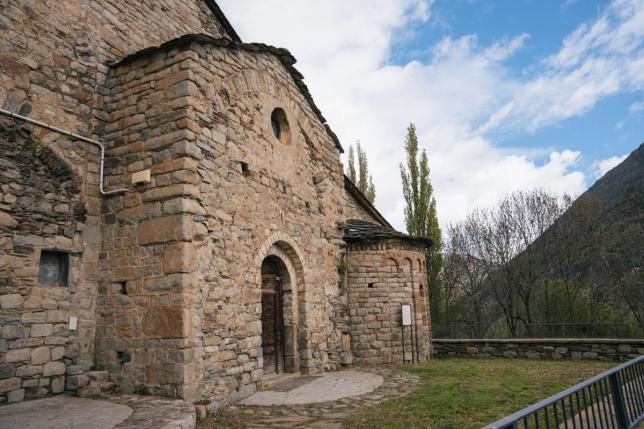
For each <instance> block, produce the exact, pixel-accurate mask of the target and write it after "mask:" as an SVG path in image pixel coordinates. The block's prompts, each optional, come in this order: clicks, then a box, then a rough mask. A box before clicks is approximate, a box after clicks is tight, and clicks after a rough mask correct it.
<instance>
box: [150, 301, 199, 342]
mask: <svg viewBox="0 0 644 429" xmlns="http://www.w3.org/2000/svg"><path fill="white" fill-rule="evenodd" d="M190 320H191V319H190V314H189V312H188V311H186V310H185V309H184V308H182V307H180V306H158V307H152V308H149V309H148V311H147V312H146V313H145V316H144V318H143V332H145V333H146V334H147V335H148V336H149V337H150V338H186V337H188V336H189V335H190V332H191V329H192V326H191V322H190Z"/></svg>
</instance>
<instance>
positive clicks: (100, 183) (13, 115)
mask: <svg viewBox="0 0 644 429" xmlns="http://www.w3.org/2000/svg"><path fill="white" fill-rule="evenodd" d="M0 114H2V115H5V116H8V117H10V118H14V119H17V120H19V121H24V122H27V123H29V124H32V125H36V126H37V127H41V128H45V129H48V130H50V131H54V132H56V133H58V134H62V135H65V136H68V137H71V138H73V139H76V140H80V141H82V142H85V143H89V144H92V145H94V146H97V147H98V148H99V149H100V150H101V162H100V173H99V175H100V177H99V179H98V189H99V191H100V192H101V195H114V194H120V193H123V192H127V189H114V190H112V191H105V190H104V189H103V164H104V162H105V146H103V144H102V143H100V142H98V141H96V140H92V139H89V138H87V137H83V136H81V135H78V134H74V133H72V132H69V131H65V130H63V129H62V128H58V127H54V126H53V125H49V124H46V123H45V122H41V121H37V120H35V119H31V118H28V117H27V116H22V115H18V114H17V113H13V112H10V111H8V110H4V109H0Z"/></svg>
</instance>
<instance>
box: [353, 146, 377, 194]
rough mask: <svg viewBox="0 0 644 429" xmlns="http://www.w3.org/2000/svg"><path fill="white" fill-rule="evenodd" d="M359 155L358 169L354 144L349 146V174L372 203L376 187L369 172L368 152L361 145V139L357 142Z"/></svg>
mask: <svg viewBox="0 0 644 429" xmlns="http://www.w3.org/2000/svg"><path fill="white" fill-rule="evenodd" d="M356 152H357V155H358V170H357V171H356V167H355V152H354V151H353V146H349V160H348V165H347V176H349V179H351V181H352V182H353V184H354V185H356V187H357V188H358V189H360V192H362V193H363V194H364V196H365V197H367V199H368V200H369V201H371V202H372V203H373V202H374V201H375V200H376V187H375V186H374V184H373V177H372V176H371V175H370V174H369V166H368V162H367V152H365V151H364V150H363V149H362V147H360V141H359V140H358V142H357V144H356Z"/></svg>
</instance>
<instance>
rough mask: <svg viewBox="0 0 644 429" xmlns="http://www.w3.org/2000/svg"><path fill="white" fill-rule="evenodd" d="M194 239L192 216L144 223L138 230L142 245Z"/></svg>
mask: <svg viewBox="0 0 644 429" xmlns="http://www.w3.org/2000/svg"><path fill="white" fill-rule="evenodd" d="M192 237H193V220H192V217H191V216H186V215H178V216H166V217H161V218H157V219H152V220H149V221H145V222H142V223H141V224H140V225H139V229H138V240H139V244H140V245H146V244H153V243H166V242H168V241H190V240H191V239H192Z"/></svg>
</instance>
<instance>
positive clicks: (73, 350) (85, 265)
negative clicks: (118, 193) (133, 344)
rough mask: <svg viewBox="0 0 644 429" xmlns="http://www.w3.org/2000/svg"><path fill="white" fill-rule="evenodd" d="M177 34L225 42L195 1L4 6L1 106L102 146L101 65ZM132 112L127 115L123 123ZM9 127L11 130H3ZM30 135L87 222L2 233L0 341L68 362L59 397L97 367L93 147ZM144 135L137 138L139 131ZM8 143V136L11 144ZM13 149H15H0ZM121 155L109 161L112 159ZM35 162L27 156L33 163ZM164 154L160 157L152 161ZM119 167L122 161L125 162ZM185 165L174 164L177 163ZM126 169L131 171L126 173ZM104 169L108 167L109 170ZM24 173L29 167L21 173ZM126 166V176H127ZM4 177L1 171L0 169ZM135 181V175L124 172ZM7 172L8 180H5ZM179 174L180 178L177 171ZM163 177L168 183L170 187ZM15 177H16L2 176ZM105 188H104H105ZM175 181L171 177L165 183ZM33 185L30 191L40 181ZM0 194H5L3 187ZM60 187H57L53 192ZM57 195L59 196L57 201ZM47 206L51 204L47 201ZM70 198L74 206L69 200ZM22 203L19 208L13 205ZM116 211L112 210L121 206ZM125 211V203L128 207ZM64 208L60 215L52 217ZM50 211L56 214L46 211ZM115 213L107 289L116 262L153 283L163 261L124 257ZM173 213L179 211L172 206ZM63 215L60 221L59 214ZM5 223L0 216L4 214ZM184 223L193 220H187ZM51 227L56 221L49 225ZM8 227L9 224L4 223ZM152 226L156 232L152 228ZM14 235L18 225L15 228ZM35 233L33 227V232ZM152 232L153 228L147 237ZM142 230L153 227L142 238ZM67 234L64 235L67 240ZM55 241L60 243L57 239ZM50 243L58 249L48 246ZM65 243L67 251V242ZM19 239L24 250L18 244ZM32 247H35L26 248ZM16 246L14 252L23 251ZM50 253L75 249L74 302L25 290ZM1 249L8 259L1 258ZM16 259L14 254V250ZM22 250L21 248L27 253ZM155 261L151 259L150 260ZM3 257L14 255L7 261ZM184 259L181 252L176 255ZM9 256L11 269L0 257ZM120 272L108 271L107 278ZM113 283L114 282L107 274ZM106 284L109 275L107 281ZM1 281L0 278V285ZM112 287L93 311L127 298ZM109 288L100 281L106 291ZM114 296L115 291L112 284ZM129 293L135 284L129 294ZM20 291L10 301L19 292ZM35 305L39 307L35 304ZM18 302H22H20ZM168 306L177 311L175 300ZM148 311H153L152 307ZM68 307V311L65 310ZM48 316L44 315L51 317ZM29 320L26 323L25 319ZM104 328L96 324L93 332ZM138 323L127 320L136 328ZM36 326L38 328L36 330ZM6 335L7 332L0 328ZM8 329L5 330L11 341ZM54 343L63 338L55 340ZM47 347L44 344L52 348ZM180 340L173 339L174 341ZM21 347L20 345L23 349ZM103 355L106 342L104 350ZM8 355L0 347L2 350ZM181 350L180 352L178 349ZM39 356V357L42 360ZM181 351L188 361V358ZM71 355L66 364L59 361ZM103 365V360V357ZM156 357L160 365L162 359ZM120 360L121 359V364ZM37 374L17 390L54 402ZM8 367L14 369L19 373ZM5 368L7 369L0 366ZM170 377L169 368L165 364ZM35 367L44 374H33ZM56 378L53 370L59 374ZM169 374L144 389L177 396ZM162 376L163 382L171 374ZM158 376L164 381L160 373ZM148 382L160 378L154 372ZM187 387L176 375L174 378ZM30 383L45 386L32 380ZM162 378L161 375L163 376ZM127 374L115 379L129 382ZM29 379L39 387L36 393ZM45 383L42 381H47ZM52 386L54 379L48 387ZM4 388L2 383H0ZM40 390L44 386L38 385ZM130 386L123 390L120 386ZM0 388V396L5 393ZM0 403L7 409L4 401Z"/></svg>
mask: <svg viewBox="0 0 644 429" xmlns="http://www.w3.org/2000/svg"><path fill="white" fill-rule="evenodd" d="M185 33H209V34H211V35H213V36H217V37H229V35H227V34H226V33H225V31H224V30H223V28H222V25H221V23H220V22H218V21H217V19H216V18H215V17H214V16H213V15H212V13H211V12H210V10H209V9H208V8H207V6H206V2H205V1H202V0H161V1H159V0H154V1H149V0H105V1H90V0H39V1H22V0H4V1H2V2H0V107H2V108H5V109H8V110H11V111H14V112H19V113H21V114H25V115H28V116H30V117H33V118H36V119H39V120H44V121H46V122H49V123H52V124H53V125H56V126H58V127H61V128H65V129H68V130H70V131H72V132H77V133H79V134H82V135H86V136H89V137H92V136H93V137H95V138H96V137H98V134H102V131H101V130H99V128H101V126H102V125H103V123H104V122H109V121H110V119H111V118H110V116H109V115H107V114H106V113H105V112H104V110H103V102H104V97H105V96H106V95H109V91H108V90H107V88H106V80H107V74H108V72H109V67H108V63H109V62H110V61H114V60H119V59H120V58H122V57H124V56H126V55H127V54H130V53H133V52H135V51H138V50H140V49H143V48H146V47H149V46H152V45H156V44H160V43H162V42H165V41H167V40H170V39H173V38H175V37H179V36H181V35H183V34H185ZM127 113H129V112H126V114H127ZM8 123H11V121H8ZM28 128H29V129H32V130H33V135H34V138H35V139H36V140H37V141H38V142H40V143H41V144H42V146H44V147H48V148H50V149H51V150H53V151H54V152H55V153H57V154H58V155H59V156H60V158H61V159H62V160H63V161H64V162H66V163H67V164H68V165H69V168H70V169H71V172H72V173H71V174H72V175H73V177H75V178H76V179H74V180H77V181H78V189H79V194H78V196H77V198H78V199H80V201H82V202H83V203H84V206H85V209H86V211H87V213H86V219H85V220H84V222H83V225H82V226H78V227H77V226H73V225H72V226H70V227H69V228H71V230H72V232H71V234H72V236H71V237H69V236H66V235H64V234H63V235H60V234H59V233H58V232H53V227H52V226H51V225H53V224H54V222H51V225H50V224H47V226H42V225H40V226H38V225H39V224H38V222H34V225H36V226H34V227H33V230H32V229H29V230H28V232H29V233H28V234H27V233H26V232H24V231H19V232H16V231H13V230H7V229H5V230H3V231H2V234H1V235H0V243H1V244H0V247H1V248H2V250H1V251H0V253H2V252H5V254H2V264H0V266H2V267H4V268H6V265H4V264H8V263H9V264H11V265H10V266H9V267H10V269H9V272H11V273H15V275H16V276H18V277H20V279H21V280H20V285H21V286H20V287H19V290H17V289H15V288H14V286H11V287H10V288H6V289H4V288H3V289H2V290H1V291H0V294H1V295H2V296H3V297H4V296H5V295H6V296H7V297H6V298H3V302H4V304H5V305H7V306H10V308H9V307H7V308H5V306H4V305H3V306H2V309H1V310H2V313H0V317H2V318H3V320H11V323H10V324H9V325H8V326H7V327H6V332H5V331H3V335H5V334H6V335H7V336H9V337H8V338H6V339H7V340H9V343H8V347H9V350H8V351H9V352H11V348H14V349H22V348H26V347H28V346H26V345H25V344H36V343H38V342H44V343H45V345H47V346H52V347H49V348H50V349H51V350H49V353H50V357H56V358H55V359H54V360H55V361H56V362H58V363H60V362H64V363H65V364H67V373H68V376H67V382H68V383H67V384H68V386H67V388H68V389H74V388H76V387H78V386H77V385H76V382H77V380H76V378H79V377H84V376H82V375H81V373H82V372H84V371H87V370H89V369H91V366H92V365H93V361H94V357H95V356H94V323H95V317H94V315H95V302H96V289H97V279H98V265H99V264H98V257H99V253H100V246H101V226H100V222H101V204H102V201H101V198H100V197H99V191H98V150H97V148H95V147H92V146H88V145H86V144H85V143H82V142H76V141H74V142H70V141H69V140H68V139H65V138H62V137H61V136H60V135H58V134H56V133H53V132H50V131H46V130H43V129H39V128H33V127H28ZM141 131H142V130H141ZM11 138H14V137H11ZM7 141H8V143H9V144H13V143H14V142H12V141H11V140H7ZM7 155H11V152H9V151H8V149H7V147H6V146H4V147H2V148H0V156H1V157H3V158H4V157H5V156H7ZM116 155H117V154H116ZM30 156H31V155H30ZM159 156H163V155H159ZM126 162H127V161H126ZM181 162H182V161H178V163H179V164H180V163H181ZM24 165H25V164H24V163H23V164H21V165H20V166H18V167H19V168H18V169H17V170H11V171H14V173H11V174H17V173H15V171H21V170H20V168H22V167H24ZM128 165H129V164H128ZM108 167H109V166H108ZM25 168H27V167H25ZM130 168H132V167H130ZM163 168H166V170H167V172H168V173H170V172H172V171H175V170H176V171H179V170H181V169H180V168H178V167H177V166H176V165H175V166H166V167H163ZM2 171H3V173H4V166H3V169H2ZM130 171H131V170H130ZM7 174H10V173H7ZM20 174H22V173H20ZM177 174H180V173H177ZM169 175H170V174H168V175H167V176H166V178H165V179H164V180H166V181H167V180H169V179H168V177H169ZM9 178H10V179H15V177H9ZM108 179H109V178H108ZM126 179H129V177H117V178H116V179H113V180H111V181H110V180H108V185H107V187H108V188H109V186H110V184H112V183H116V182H123V183H127V182H128V181H127V180H126ZM173 180H176V179H173ZM36 183H37V182H36ZM3 185H5V187H6V186H11V185H8V184H6V183H4V182H3ZM56 189H58V188H57V187H56ZM39 190H40V188H34V187H26V188H25V189H24V190H21V191H20V192H24V193H25V195H24V198H31V199H34V200H36V201H40V199H42V195H41V194H40V192H39ZM5 192H7V191H6V190H4V189H3V196H2V198H3V199H4V198H6V200H3V206H2V207H0V209H1V210H3V211H4V210H7V211H8V212H9V213H10V215H11V216H12V215H13V214H12V213H11V211H12V210H17V207H16V205H15V204H14V203H13V202H12V200H13V198H14V197H15V195H17V194H16V192H14V190H13V189H11V190H10V191H8V193H7V194H6V196H5V195H4V193H5ZM51 194H52V195H49V194H47V196H46V198H45V199H48V200H47V201H44V202H43V203H42V207H46V205H47V204H49V205H52V202H51V201H53V200H56V199H57V198H62V199H64V198H65V196H64V195H63V194H64V193H63V192H62V191H61V192H59V193H55V192H52V193H51ZM61 195H62V196H61ZM52 198H53V200H50V199H52ZM75 198H76V197H75ZM18 202H20V199H19V200H18ZM174 203H175V204H179V205H181V204H182V203H183V202H182V201H175V202H174ZM118 204H119V203H116V206H117V207H118ZM122 204H123V205H126V206H127V208H133V206H135V205H137V204H138V203H136V202H131V201H127V202H123V203H122ZM128 204H133V205H132V206H128ZM64 205H65V204H64V203H62V202H61V204H58V205H56V207H59V210H62V207H63V206H64ZM52 206H53V205H52ZM115 210H116V209H109V210H107V211H106V215H105V216H104V217H103V220H104V221H105V222H106V225H107V228H106V229H107V230H108V232H110V233H115V234H120V235H116V236H114V235H111V236H109V237H107V239H106V240H105V242H106V243H107V245H108V248H107V249H106V251H105V252H103V255H106V254H108V253H109V254H110V257H112V256H115V257H117V258H119V261H118V262H115V264H114V266H115V267H119V268H121V271H120V272H119V273H118V274H115V276H114V279H118V278H119V275H121V277H125V276H123V275H122V273H123V272H125V271H126V269H125V268H124V267H125V266H127V265H128V263H127V262H124V261H125V260H128V259H136V258H139V259H137V260H136V261H132V262H130V264H131V266H130V268H132V269H134V267H136V269H137V271H136V272H137V274H141V273H143V274H144V275H143V276H142V277H145V276H151V275H153V274H156V273H158V270H159V269H161V268H155V264H156V265H158V264H157V262H158V260H160V259H161V258H162V255H163V254H164V253H163V248H162V247H160V248H155V249H152V250H150V248H146V249H145V251H147V252H150V253H149V254H133V253H131V252H130V251H129V250H128V249H127V248H128V244H127V242H128V240H131V239H132V237H131V236H129V235H128V231H127V230H126V229H120V230H118V231H117V232H115V231H114V228H115V227H113V226H109V225H113V224H112V223H110V222H114V216H113V215H114V213H115ZM174 210H177V211H178V212H181V210H182V209H178V208H175V209H174ZM57 215H58V216H59V217H60V216H63V215H65V214H64V213H57ZM3 217H4V216H3ZM188 217H189V216H188ZM55 220H56V219H55ZM8 222H10V223H12V222H11V221H8ZM156 226H157V227H158V225H156ZM18 228H21V224H18ZM30 228H31V227H30ZM149 228H152V227H149ZM148 230H150V229H148ZM69 233H70V232H69V229H67V230H66V234H69ZM56 236H58V238H56ZM54 240H58V241H56V246H54V245H53V243H54ZM65 240H69V241H71V244H69V243H67V242H66V241H65ZM22 241H27V243H26V244H21V242H22ZM30 243H36V244H30ZM21 246H22V247H21ZM29 247H32V248H33V249H32V250H33V252H32V253H28V254H25V255H22V254H20V252H21V251H22V249H23V248H24V249H27V248H29ZM44 247H47V248H54V247H55V248H57V249H59V250H61V249H62V250H69V251H73V255H72V256H71V261H72V262H71V276H72V284H73V287H74V288H75V289H74V291H73V292H68V293H67V294H65V293H62V292H61V291H58V290H53V289H52V290H45V289H43V288H37V287H35V286H34V287H32V286H27V285H33V284H35V283H34V282H35V281H36V278H37V274H38V257H39V249H40V248H44ZM7 249H9V250H7ZM15 249H18V252H16V251H15ZM24 251H25V252H27V250H24ZM154 252H156V253H154ZM6 253H10V255H9V256H8V255H6ZM181 254H183V253H181ZM7 258H9V259H7ZM155 270H157V271H155ZM115 271H116V269H115ZM110 275H111V274H110ZM103 276H104V277H105V276H106V274H104V273H103ZM3 278H7V277H4V276H3ZM111 281H112V278H110V280H109V281H108V282H107V286H106V285H103V286H102V291H101V292H102V293H101V295H102V302H101V306H105V305H106V304H105V300H107V301H109V300H110V299H111V300H112V301H111V302H112V303H115V302H116V300H117V299H121V300H123V299H124V298H123V297H118V298H116V297H115V296H114V295H115V294H117V292H116V291H115V290H113V291H112V294H114V295H110V294H108V292H107V290H108V289H109V287H113V288H114V287H116V286H114V284H113V283H110V282H111ZM104 283H105V282H104ZM119 287H120V286H119ZM132 287H133V286H132ZM17 292H18V293H17ZM18 294H19V295H21V296H22V300H23V301H22V302H23V303H29V305H31V306H32V307H29V308H28V309H24V310H21V308H22V307H20V306H17V307H12V306H13V305H15V302H13V301H12V300H18V298H17V297H16V295H18ZM170 296H171V295H166V296H165V297H163V298H161V299H164V300H165V299H169V297H170ZM40 300H42V307H41V304H40V303H39V302H40ZM18 301H19V300H18ZM175 304H176V302H175ZM150 305H153V302H152V301H151V304H150ZM72 309H73V310H72ZM59 310H61V312H62V314H59V317H58V318H56V317H54V313H53V312H54V311H59ZM20 311H23V312H24V313H25V315H24V316H23V318H24V320H22V319H21V320H20V321H18V318H17V317H16V314H17V313H18V312H20ZM50 312H52V313H51V314H52V316H49V313H50ZM32 313H34V314H36V316H33V318H30V317H31V316H30V315H31V314H32ZM72 314H75V315H76V316H77V317H78V318H79V321H78V323H79V327H78V330H77V331H76V332H74V333H69V334H68V335H69V337H68V338H66V339H65V340H64V341H63V340H62V339H61V336H62V334H61V332H64V331H63V328H62V326H63V325H62V323H63V319H65V321H64V322H65V323H66V322H67V320H68V318H69V316H70V315H72ZM114 320H117V321H113V320H112V319H108V323H107V324H105V325H104V327H105V326H112V325H111V324H112V323H123V324H125V323H126V320H127V317H125V316H124V317H122V318H118V319H114ZM50 322H51V323H52V324H53V323H59V324H60V325H52V326H50ZM100 323H103V322H100ZM132 323H135V322H132ZM32 324H35V325H43V327H42V329H44V331H43V330H40V331H38V329H39V327H37V328H36V330H34V331H33V332H32V331H31V326H32ZM50 329H53V334H52V335H51V336H47V337H43V336H42V335H41V336H38V335H36V337H35V338H29V335H32V336H33V335H34V334H35V333H43V332H49V330H50ZM3 330H5V327H3ZM12 330H13V331H12ZM59 334H61V335H59ZM48 338H50V339H49V340H48ZM47 341H52V342H55V341H58V342H59V343H60V344H58V343H51V344H48V343H47ZM174 341H175V342H176V340H174ZM22 345H25V346H24V347H22ZM54 345H58V346H63V347H64V348H65V349H66V350H65V352H64V353H65V355H64V356H65V359H64V360H62V361H61V357H60V349H59V348H55V350H54V347H53V346H54ZM103 345H104V343H103ZM3 347H4V346H3V345H2V343H0V350H1V349H2V348H3ZM110 347H112V349H117V348H118V349H122V348H123V345H122V344H120V343H118V344H113V345H111V346H110ZM181 347H183V346H181ZM181 347H180V349H179V351H177V352H176V353H175V355H172V356H171V357H170V358H169V360H168V361H169V362H174V361H179V360H182V359H184V357H182V356H177V354H181V353H187V354H189V353H190V349H189V347H184V348H181ZM40 350H43V351H42V352H40ZM44 350H45V349H44V348H43V349H39V352H40V353H41V355H40V356H41V357H39V358H37V359H36V360H35V361H34V362H39V361H40V360H42V359H43V358H44V355H45V352H44ZM184 350H187V351H184ZM21 353H23V355H20V356H16V355H15V353H13V352H12V354H10V355H9V356H10V357H9V359H10V360H12V359H18V357H20V358H21V359H22V358H23V357H24V358H27V359H26V360H24V359H23V360H16V361H13V362H6V358H5V357H4V356H2V361H0V364H1V365H4V364H5V363H10V364H11V365H9V366H8V367H7V368H6V369H3V371H2V372H0V384H2V386H3V387H2V389H5V388H6V387H7V386H9V387H11V388H12V389H13V388H14V387H16V385H17V384H19V383H18V382H17V380H16V377H15V374H17V367H18V366H20V365H22V364H21V362H22V363H25V364H26V363H27V362H31V357H30V356H29V357H27V352H26V351H24V350H23V351H22V352H21ZM68 357H69V359H67V358H68ZM103 357H105V356H103ZM161 357H163V356H161V355H159V358H161ZM123 359H125V357H123ZM31 366H33V367H34V368H30V369H29V370H28V371H27V370H21V373H20V374H27V373H25V372H24V371H27V372H30V374H29V375H27V377H30V378H28V379H25V380H23V382H24V383H26V384H25V386H24V387H28V388H29V389H31V390H29V389H28V390H26V397H27V398H30V397H34V396H36V395H38V396H42V395H43V394H45V393H46V391H47V389H48V390H49V392H54V393H56V392H57V391H58V390H59V388H60V387H59V386H60V381H56V385H55V387H54V386H53V384H48V383H49V381H51V380H49V378H47V377H48V376H47V377H45V376H44V375H42V374H44V373H45V372H47V373H50V372H51V371H49V370H48V371H45V370H44V369H43V368H41V367H42V365H40V366H39V365H31ZM9 367H14V369H16V371H14V370H12V369H11V368H9ZM3 368H4V367H3ZM168 368H171V366H169V367H168ZM40 369H42V371H41V373H39V372H38V371H39V370H40ZM56 371H59V370H58V369H57V370H56ZM168 371H169V372H170V373H171V374H172V375H171V376H168V377H167V378H168V379H170V381H171V382H165V381H164V380H159V379H155V380H154V381H153V382H151V386H153V389H152V390H155V389H156V390H155V391H163V392H165V391H172V390H173V389H175V388H176V386H175V385H173V384H172V382H174V381H175V379H174V377H175V375H176V373H177V372H178V370H175V371H174V372H172V371H173V369H170V370H168ZM168 371H166V373H167V372H168ZM161 374H164V372H161ZM155 375H156V373H155ZM179 376H180V377H184V375H183V374H180V375H179ZM38 377H41V379H40V380H38ZM159 377H163V375H160V376H159ZM126 379H127V376H126V375H125V376H124V378H123V379H122V380H119V381H123V380H126ZM34 380H35V383H36V384H37V386H34V384H33V383H34ZM48 380H49V381H48ZM56 380H58V379H56ZM4 383H8V384H4ZM40 383H42V384H40ZM125 384H126V385H127V384H128V383H125ZM20 390H21V389H13V390H12V391H17V393H13V394H12V398H11V400H21V399H22V393H20ZM6 391H8V390H3V391H2V392H6ZM2 398H4V399H2ZM0 400H6V397H5V396H0Z"/></svg>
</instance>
